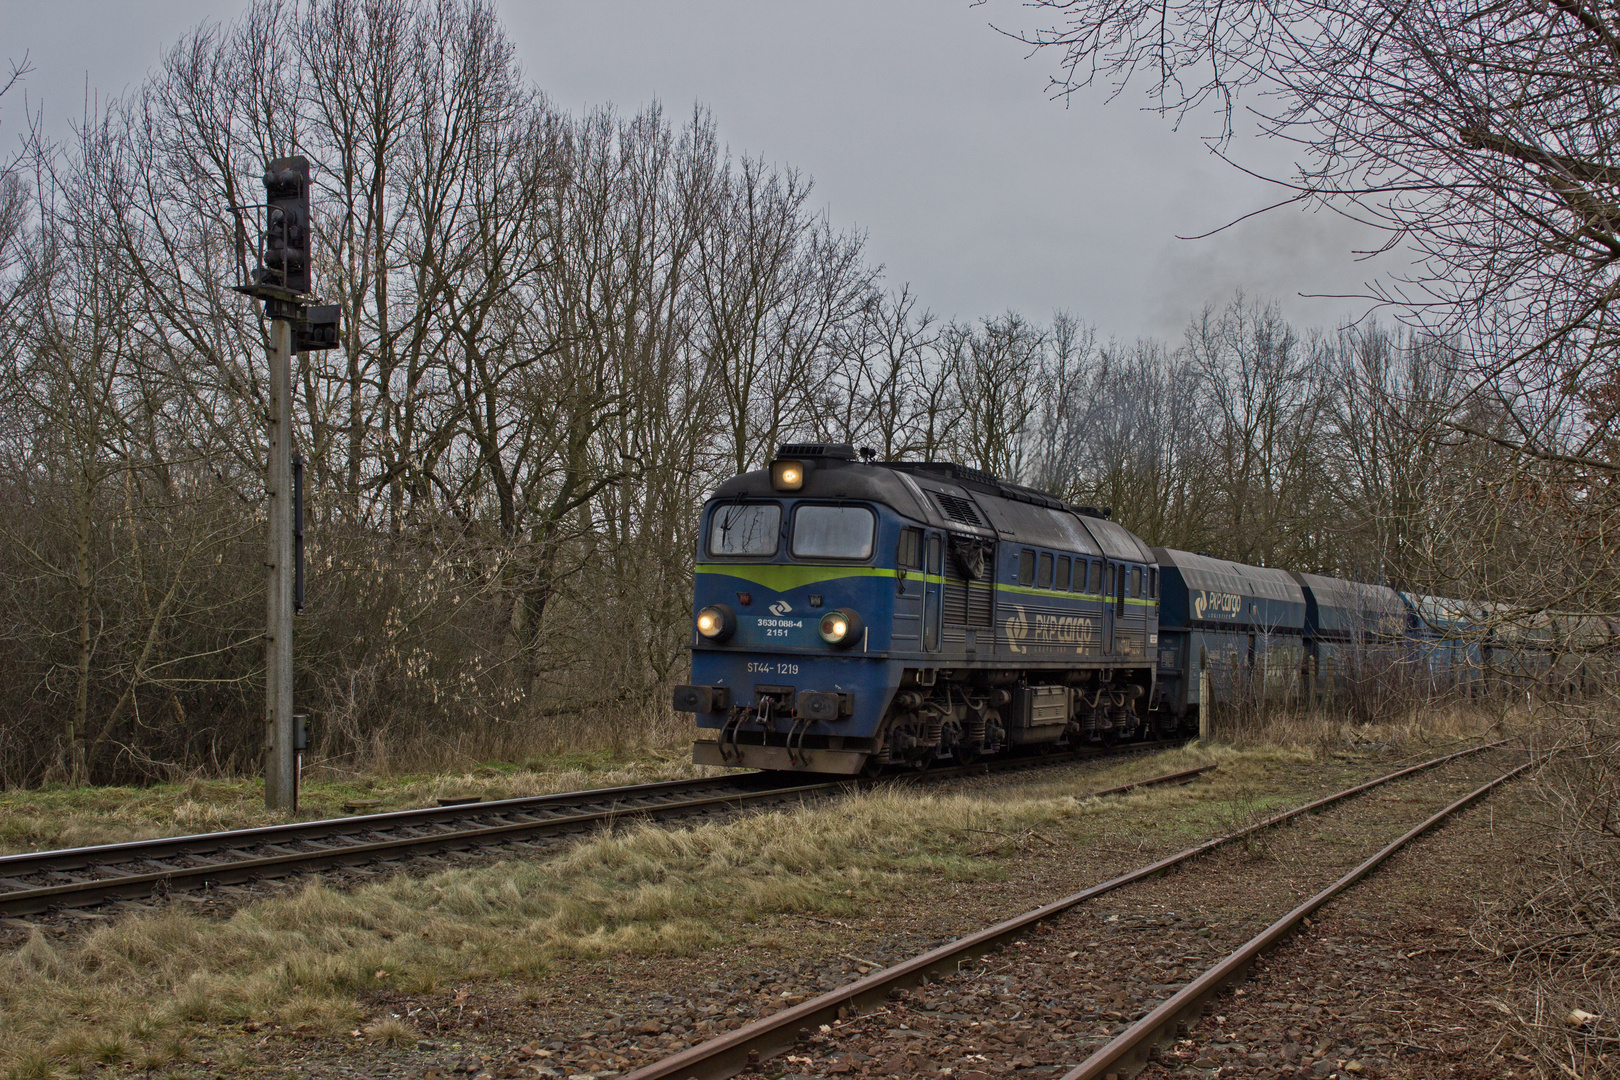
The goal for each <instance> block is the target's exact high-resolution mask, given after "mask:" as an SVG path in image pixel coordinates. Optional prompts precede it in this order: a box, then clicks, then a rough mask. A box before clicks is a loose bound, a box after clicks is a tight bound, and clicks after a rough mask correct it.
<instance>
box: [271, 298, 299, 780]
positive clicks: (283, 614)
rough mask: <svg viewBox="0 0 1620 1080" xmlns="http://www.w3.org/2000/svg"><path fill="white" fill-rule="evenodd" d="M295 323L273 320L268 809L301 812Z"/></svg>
mask: <svg viewBox="0 0 1620 1080" xmlns="http://www.w3.org/2000/svg"><path fill="white" fill-rule="evenodd" d="M292 444H293V439H292V321H291V319H290V318H285V317H283V318H272V319H271V322H270V463H269V476H268V477H267V481H266V484H265V490H266V493H267V494H268V495H269V500H270V502H269V511H270V513H269V518H270V535H269V545H268V547H267V548H266V551H265V560H264V562H265V586H266V589H265V594H266V597H267V602H266V605H265V615H266V624H265V639H264V642H265V650H264V651H265V663H264V673H265V698H264V726H265V754H264V808H265V809H266V810H287V811H291V810H296V809H297V808H298V787H297V783H298V776H297V765H296V761H295V752H294V750H293V742H294V736H293V655H292V621H293V523H292Z"/></svg>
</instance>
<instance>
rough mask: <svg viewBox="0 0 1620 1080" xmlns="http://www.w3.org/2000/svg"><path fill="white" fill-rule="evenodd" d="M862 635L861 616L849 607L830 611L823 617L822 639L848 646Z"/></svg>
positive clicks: (840, 646)
mask: <svg viewBox="0 0 1620 1080" xmlns="http://www.w3.org/2000/svg"><path fill="white" fill-rule="evenodd" d="M860 636H861V617H860V616H859V615H857V614H855V613H854V612H853V611H851V610H849V608H839V609H837V610H836V611H829V612H827V614H825V615H823V616H822V617H821V640H822V641H825V642H826V643H827V644H829V645H837V646H838V647H839V648H848V647H849V646H851V645H853V644H855V641H856V639H857V638H859V637H860Z"/></svg>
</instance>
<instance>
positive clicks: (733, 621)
mask: <svg viewBox="0 0 1620 1080" xmlns="http://www.w3.org/2000/svg"><path fill="white" fill-rule="evenodd" d="M736 630H737V615H736V613H735V612H733V611H732V610H731V609H730V608H729V607H727V606H726V605H724V604H710V605H709V606H708V607H706V608H704V609H703V610H702V611H700V612H698V616H697V631H698V633H699V634H701V635H702V636H703V637H705V638H707V639H708V640H710V641H716V642H718V641H724V640H726V639H727V638H728V637H730V636H731V635H732V634H734V633H736Z"/></svg>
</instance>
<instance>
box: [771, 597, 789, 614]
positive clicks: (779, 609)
mask: <svg viewBox="0 0 1620 1080" xmlns="http://www.w3.org/2000/svg"><path fill="white" fill-rule="evenodd" d="M765 610H766V611H769V612H770V613H771V614H772V615H776V616H782V615H786V614H787V613H788V612H790V611H792V610H793V605H792V604H790V603H788V602H787V601H786V600H778V601H777V602H776V603H774V604H772V605H771V606H770V607H768V608H766V609H765Z"/></svg>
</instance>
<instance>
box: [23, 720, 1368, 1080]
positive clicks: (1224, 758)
mask: <svg viewBox="0 0 1620 1080" xmlns="http://www.w3.org/2000/svg"><path fill="white" fill-rule="evenodd" d="M1365 757H1366V756H1365V755H1362V756H1361V757H1360V758H1359V759H1358V760H1355V761H1351V760H1350V756H1349V755H1338V756H1336V757H1335V759H1334V760H1330V761H1324V760H1323V759H1322V758H1321V757H1320V756H1319V755H1318V754H1317V751H1316V750H1315V749H1313V748H1312V747H1310V746H1308V745H1294V746H1287V747H1251V748H1245V749H1237V748H1233V747H1227V746H1206V747H1199V746H1191V745H1190V746H1188V747H1186V748H1183V749H1181V750H1177V751H1173V752H1169V753H1162V754H1157V755H1154V756H1152V757H1148V758H1142V759H1136V760H1131V761H1127V762H1122V763H1120V764H1118V765H1115V766H1113V767H1111V768H1109V769H1107V770H1104V771H1102V772H1099V773H1092V774H1089V775H1086V776H1085V778H1084V779H1083V780H1082V781H1078V782H1077V781H1076V779H1075V778H1074V776H1073V775H1072V774H1068V773H1065V774H1062V775H1053V774H1047V775H1044V776H1040V777H1034V778H1028V779H1026V780H1023V781H1020V782H1016V783H1012V782H1005V781H1002V782H994V781H983V782H980V784H979V785H978V786H976V787H973V788H957V789H953V790H952V791H951V792H930V791H920V792H919V791H913V790H908V789H904V788H897V789H886V790H879V791H875V792H872V793H869V794H866V795H862V796H859V797H853V798H849V799H845V800H842V801H839V802H837V803H831V804H824V805H813V806H810V807H806V808H802V809H798V810H793V811H786V810H784V811H775V812H768V813H759V814H754V815H750V816H745V817H741V818H737V819H733V820H732V821H729V822H725V823H718V824H712V825H703V826H698V827H693V828H686V829H666V828H660V827H657V826H653V825H644V826H639V827H634V828H630V829H626V830H624V831H621V832H614V833H605V834H602V835H599V836H597V837H595V838H593V839H592V840H590V841H588V842H583V843H580V844H579V845H577V846H575V847H573V848H571V849H569V850H568V851H566V852H564V853H561V854H559V855H558V856H556V857H554V858H552V859H550V860H547V861H545V862H519V861H511V862H498V863H491V864H488V865H484V866H479V867H475V868H470V869H458V870H452V871H446V872H443V873H440V874H436V875H433V876H431V877H423V878H416V879H412V878H408V877H405V876H403V875H401V876H397V877H394V878H392V879H389V880H387V881H384V882H380V883H375V884H371V885H367V886H364V887H362V888H360V889H357V890H355V891H354V892H351V893H342V892H338V891H335V890H332V889H329V888H324V887H322V886H320V885H310V886H309V887H307V888H305V889H303V890H302V891H300V892H298V893H296V894H292V895H288V896H284V897H280V898H276V899H270V900H266V901H262V902H260V903H256V904H253V905H251V906H249V907H247V908H245V909H242V910H240V911H238V912H237V913H236V914H235V915H234V916H232V917H231V918H230V919H229V920H227V921H223V922H217V921H209V920H207V919H203V918H200V917H196V916H193V915H188V914H186V913H184V912H182V911H179V910H172V909H171V910H165V911H162V912H160V913H156V914H151V915H143V916H131V917H128V918H125V919H122V920H120V921H119V922H117V923H114V924H112V925H109V926H105V927H101V928H99V929H97V930H95V931H94V932H92V933H91V934H90V935H89V936H87V937H86V938H84V939H83V940H82V941H80V942H78V943H76V944H72V945H60V944H52V943H51V942H50V941H48V940H47V939H46V938H45V937H43V936H42V935H40V934H38V933H35V934H34V935H33V936H31V937H30V938H29V940H28V941H27V942H26V943H25V944H24V945H23V946H21V947H20V948H18V949H16V950H15V951H13V952H12V953H11V954H10V955H9V956H6V957H4V958H3V959H0V1069H3V1070H5V1071H6V1072H7V1073H8V1074H9V1075H13V1076H19V1077H20V1076H36V1075H37V1076H45V1075H52V1074H53V1072H58V1071H63V1070H81V1071H82V1070H84V1069H93V1068H94V1067H95V1064H96V1063H125V1064H128V1065H133V1066H136V1067H138V1068H140V1069H143V1070H146V1071H152V1070H161V1069H164V1068H167V1067H169V1066H170V1065H172V1064H174V1063H176V1062H180V1061H184V1060H185V1059H186V1057H187V1055H188V1054H190V1052H191V1051H190V1049H189V1047H190V1045H191V1043H192V1042H193V1041H195V1040H197V1039H198V1038H200V1037H207V1035H208V1033H209V1032H211V1031H215V1030H218V1029H219V1028H220V1027H222V1026H223V1025H226V1024H233V1025H236V1024H241V1023H243V1022H247V1021H257V1022H260V1023H275V1024H279V1025H281V1026H283V1027H284V1028H289V1029H301V1030H303V1031H305V1032H309V1033H331V1034H334V1035H336V1034H346V1033H350V1032H353V1031H355V1030H360V1031H361V1032H362V1034H363V1035H364V1036H366V1037H368V1038H371V1039H373V1040H376V1041H377V1042H380V1043H391V1042H400V1041H405V1040H408V1039H409V1038H410V1037H411V1034H410V1032H409V1029H408V1028H405V1027H404V1026H403V1025H402V1024H399V1023H398V1022H397V1020H393V1019H390V1018H388V1017H386V1016H384V1017H381V1018H378V1017H368V1016H367V1015H366V1010H365V1006H364V1002H365V1001H366V1000H367V998H368V995H369V993H370V992H372V991H375V990H378V989H384V988H389V989H397V990H400V991H403V992H406V993H426V992H432V991H434V990H435V989H437V988H443V987H445V986H446V985H448V984H456V985H460V984H464V983H467V982H472V981H477V980H486V979H493V978H512V979H515V980H517V981H519V982H523V981H529V980H533V979H536V978H537V977H539V976H541V975H542V974H543V973H545V972H546V971H547V970H548V969H550V968H551V967H553V966H555V965H557V964H560V963H567V962H569V960H570V958H575V957H597V956H602V955H606V954H621V955H622V954H632V953H643V954H646V953H657V954H689V953H692V952H695V951H698V950H701V949H703V948H706V947H709V946H713V945H717V944H723V943H724V942H726V941H727V940H730V939H731V938H732V937H735V936H737V935H741V934H746V933H748V932H749V931H748V930H747V928H746V924H747V923H749V922H750V921H752V920H757V919H759V918H761V917H763V916H766V915H769V914H773V913H787V912H797V913H806V914H809V913H819V914H828V915H840V914H843V915H854V914H856V913H857V912H858V911H859V910H861V909H862V908H863V907H864V906H865V905H867V904H868V903H869V902H871V901H873V900H875V899H878V898H880V897H883V896H886V895H893V894H894V893H896V892H899V891H903V890H905V889H907V888H917V887H923V886H924V885H925V884H928V883H931V882H934V881H937V880H938V879H939V878H941V877H944V878H946V879H955V880H971V879H982V878H985V877H990V878H995V877H997V876H999V875H1000V874H1001V873H1002V872H1003V871H1002V864H1001V863H999V862H998V861H996V859H995V858H994V856H997V855H1009V854H1014V853H1016V852H1018V851H1020V850H1024V849H1025V847H1026V845H1027V844H1029V843H1032V842H1036V841H1035V840H1034V839H1033V838H1035V837H1056V838H1062V839H1073V840H1085V841H1087V842H1090V841H1093V840H1094V839H1096V838H1100V837H1104V836H1112V837H1114V838H1115V839H1116V840H1118V841H1121V842H1127V841H1128V842H1130V843H1133V844H1134V843H1135V842H1137V841H1138V840H1142V841H1144V842H1147V843H1153V844H1158V843H1165V844H1175V843H1178V842H1184V841H1186V840H1188V839H1191V838H1193V837H1197V836H1202V835H1207V834H1210V833H1213V832H1217V831H1224V829H1223V827H1224V826H1226V825H1228V824H1229V823H1230V822H1231V821H1232V820H1233V819H1234V817H1247V816H1250V815H1252V814H1255V813H1258V812H1260V811H1261V810H1265V809H1269V808H1271V807H1273V806H1275V805H1277V804H1280V803H1283V802H1291V801H1294V799H1295V796H1296V789H1297V782H1296V774H1297V773H1298V771H1299V768H1300V767H1301V766H1302V765H1304V764H1306V763H1312V762H1314V763H1315V764H1314V765H1312V767H1313V768H1314V769H1315V770H1316V771H1317V773H1318V774H1319V775H1323V776H1325V779H1326V782H1330V783H1331V782H1333V781H1334V780H1335V779H1336V778H1337V777H1336V776H1335V775H1334V770H1336V769H1342V770H1344V772H1345V774H1346V778H1349V775H1350V774H1351V773H1352V772H1354V770H1356V769H1360V770H1362V771H1363V772H1365V770H1366V769H1367V768H1368V767H1369V766H1368V764H1367V762H1366V760H1365ZM1209 763H1214V764H1218V765H1219V766H1220V769H1219V770H1218V771H1217V772H1215V773H1213V774H1210V775H1209V776H1208V777H1206V778H1205V779H1203V780H1201V781H1200V782H1199V783H1197V784H1194V785H1192V786H1190V787H1175V788H1149V789H1143V790H1141V791H1137V792H1132V793H1130V794H1128V795H1125V796H1121V797H1114V798H1109V799H1105V800H1098V799H1092V798H1089V797H1086V796H1085V794H1084V793H1085V792H1086V791H1089V790H1095V789H1098V788H1102V787H1107V786H1110V785H1113V784H1118V783H1122V782H1124V781H1126V780H1132V779H1141V778H1145V777H1147V776H1151V775H1155V774H1160V773H1164V772H1169V771H1174V770H1177V769H1182V768H1187V767H1191V766H1193V765H1199V764H1209ZM632 778H646V773H645V772H641V773H632V774H630V775H627V776H623V777H622V780H623V781H626V782H627V781H628V780H630V779H632ZM468 779H472V780H480V779H486V780H488V781H490V784H491V786H494V785H495V784H497V783H498V784H500V785H503V786H502V787H501V788H500V790H502V791H503V792H508V793H515V792H516V791H519V790H555V789H558V788H563V787H568V786H571V785H572V786H583V785H582V784H581V783H580V781H581V780H594V781H595V782H597V783H610V782H620V781H621V777H620V776H619V775H617V774H613V773H605V772H599V773H594V774H590V775H581V774H569V773H566V772H562V773H555V774H546V775H537V776H535V777H532V778H531V777H528V776H526V775H524V774H521V773H516V774H502V775H500V776H499V777H487V778H479V777H471V778H468ZM462 782H463V778H455V779H449V778H432V779H423V780H419V781H412V782H411V783H413V784H420V785H421V786H420V787H417V788H414V789H412V788H411V787H410V786H409V785H408V784H401V785H400V786H399V787H398V788H395V789H394V790H396V791H406V790H414V791H415V792H416V793H417V796H418V797H421V796H425V795H427V794H430V793H432V792H434V791H435V790H447V789H448V790H457V789H456V788H454V787H452V786H451V785H456V784H460V783H462ZM439 785H443V786H439ZM716 912H724V915H723V916H718V917H717V916H716ZM231 1052H232V1051H231V1050H230V1049H229V1048H228V1047H216V1048H214V1049H211V1050H210V1053H211V1055H212V1056H214V1057H215V1058H216V1060H217V1061H218V1062H219V1064H220V1065H221V1066H224V1067H226V1069H227V1072H228V1066H229V1062H228V1061H227V1060H226V1058H228V1057H229V1055H230V1053H231Z"/></svg>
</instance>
